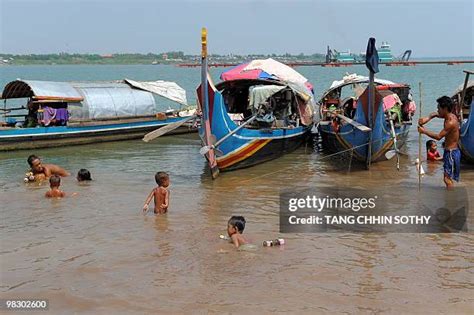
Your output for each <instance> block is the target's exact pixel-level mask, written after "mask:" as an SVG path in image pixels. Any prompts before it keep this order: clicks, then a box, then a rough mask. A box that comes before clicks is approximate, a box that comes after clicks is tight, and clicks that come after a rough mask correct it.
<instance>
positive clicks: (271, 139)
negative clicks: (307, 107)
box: [199, 89, 311, 171]
mask: <svg viewBox="0 0 474 315" xmlns="http://www.w3.org/2000/svg"><path fill="white" fill-rule="evenodd" d="M209 100H210V104H211V106H210V108H211V110H210V130H211V132H212V135H213V137H215V139H216V141H219V140H220V139H223V138H224V137H225V136H226V135H228V134H230V133H232V132H233V131H235V129H237V128H238V125H237V124H236V123H235V122H234V121H233V120H232V119H231V118H230V117H229V114H228V113H227V109H226V105H225V103H224V99H223V97H222V95H221V94H220V93H219V92H217V91H215V90H213V89H209ZM310 129H311V127H310V126H299V127H294V128H267V129H252V128H242V129H240V130H239V131H237V132H235V133H234V134H233V135H232V136H230V137H229V138H227V139H226V140H225V141H223V142H222V143H221V144H220V145H219V146H218V148H217V149H218V150H215V151H216V153H218V154H217V158H216V161H217V167H218V169H219V171H231V170H236V169H241V168H246V167H250V166H254V165H257V164H260V163H264V162H267V161H269V160H272V159H276V158H278V157H281V156H282V155H284V154H286V153H289V152H291V151H293V150H295V149H297V148H298V147H299V146H301V145H302V144H303V143H304V141H305V140H306V139H307V137H308V135H309V132H310ZM199 134H200V137H201V139H202V141H203V144H205V143H207V141H206V133H205V129H204V127H203V126H201V128H200V130H199ZM206 158H208V157H207V156H206Z"/></svg>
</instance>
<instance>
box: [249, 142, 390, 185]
mask: <svg viewBox="0 0 474 315" xmlns="http://www.w3.org/2000/svg"><path fill="white" fill-rule="evenodd" d="M383 140H384V139H378V140H375V141H372V143H377V142H380V141H383ZM366 145H369V142H367V143H364V144H361V145H358V146H355V147H352V148H349V149H346V150H342V151H338V152H335V153H332V154H329V155H325V156H323V157H320V158H316V161H321V160H324V159H327V158H330V157H333V156H336V155H339V154H343V153H346V152H351V160H350V161H349V172H350V169H351V164H352V157H353V155H354V150H355V149H358V148H362V147H364V146H366ZM293 167H294V166H288V167H284V168H282V169H279V170H277V171H274V172H270V173H266V174H263V175H259V176H254V177H252V178H249V179H247V180H243V181H241V183H245V182H249V181H252V180H255V179H258V178H261V177H265V176H268V175H273V174H276V173H280V172H283V171H286V170H288V169H290V168H293Z"/></svg>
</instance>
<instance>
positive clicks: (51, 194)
mask: <svg viewBox="0 0 474 315" xmlns="http://www.w3.org/2000/svg"><path fill="white" fill-rule="evenodd" d="M60 185H61V177H59V176H58V175H52V176H51V177H50V178H49V187H50V188H51V190H49V191H47V192H46V194H45V197H46V198H63V197H65V196H66V193H65V192H64V191H61V190H59V186H60Z"/></svg>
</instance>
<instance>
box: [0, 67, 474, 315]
mask: <svg viewBox="0 0 474 315" xmlns="http://www.w3.org/2000/svg"><path fill="white" fill-rule="evenodd" d="M427 67H428V66H427ZM48 69H50V68H48ZM57 69H59V67H58V68H51V71H52V72H45V71H41V69H37V68H34V67H29V68H28V67H25V68H18V69H13V68H8V69H5V70H2V71H7V72H11V74H9V76H7V75H5V76H4V78H5V80H6V79H8V78H10V77H11V79H14V78H16V77H19V76H21V77H25V78H26V77H30V78H35V75H36V77H37V78H43V77H44V76H45V75H46V76H52V77H54V75H53V74H54V73H57V72H58V71H59V70H57ZM68 69H69V68H68ZM74 69H76V68H72V67H71V69H69V70H71V71H69V70H68V71H65V72H64V73H65V74H66V73H67V74H68V75H70V76H74V77H75V78H76V77H77V76H79V77H80V74H81V73H82V72H80V71H76V70H74ZM80 69H83V71H84V72H87V71H89V70H90V71H89V72H90V73H92V72H93V71H92V70H93V69H96V68H94V67H88V66H85V67H81V68H80ZM107 69H109V68H107V67H105V66H104V67H103V68H101V71H100V72H97V73H100V75H101V76H102V77H101V78H99V79H108V78H109V77H110V78H117V75H116V74H117V71H118V70H113V71H115V72H113V71H112V70H110V69H109V70H107ZM111 69H119V70H120V71H121V72H120V71H119V72H120V73H122V72H123V73H124V74H129V73H134V71H135V73H142V72H140V71H142V70H143V69H148V70H146V71H148V72H147V73H148V74H147V75H142V76H140V75H135V77H137V78H138V79H149V78H151V77H154V75H152V74H153V73H155V71H156V70H155V69H158V68H156V67H155V68H154V67H149V68H143V69H142V68H137V69H138V70H136V69H135V68H134V67H122V68H120V67H114V68H111ZM160 69H161V68H160ZM426 69H428V70H426ZM430 69H431V68H422V67H421V66H420V67H416V68H410V69H383V70H384V71H386V72H387V71H388V72H389V71H392V72H393V73H391V75H392V76H393V77H391V76H390V75H386V76H382V77H385V78H391V79H393V80H395V81H397V78H399V81H410V80H411V81H413V82H411V81H410V82H411V83H412V84H416V82H417V81H418V80H423V82H426V84H425V91H426V95H427V96H426V99H427V100H426V103H425V104H431V105H425V106H426V109H425V112H428V111H429V110H432V109H433V100H434V99H435V96H436V95H440V94H443V93H447V92H449V91H451V90H452V89H453V88H454V87H455V86H457V85H458V82H459V83H460V82H461V80H462V74H460V75H457V74H458V72H460V69H457V68H456V69H455V68H449V67H448V68H446V67H444V68H443V69H447V70H443V71H450V72H449V73H447V74H446V77H448V78H453V79H452V80H451V81H450V83H449V84H448V85H449V86H446V87H445V86H444V85H443V86H442V89H441V85H440V84H439V83H436V82H438V81H439V80H438V77H437V76H436V75H435V74H436V73H437V72H436V71H434V70H433V69H431V70H430ZM436 69H438V68H436ZM171 70H173V71H175V72H176V71H178V70H176V69H175V68H173V69H171ZM343 70H344V71H351V70H352V69H343ZM343 70H339V69H336V70H327V69H319V68H318V69H316V70H314V71H315V72H314V74H312V73H311V72H310V71H313V70H309V68H308V69H305V71H307V72H308V73H305V75H306V76H308V77H310V79H312V77H314V78H316V79H317V80H313V82H314V81H317V82H316V83H317V84H316V86H318V90H321V87H322V86H326V85H328V82H330V81H331V80H332V79H336V78H338V77H339V76H340V73H339V72H341V71H343ZM74 71H76V72H74ZM107 71H112V72H113V73H112V72H110V73H109V76H107V75H106V74H107V73H108V72H107ZM173 71H170V72H169V73H170V78H167V77H166V76H165V77H164V78H163V79H173V78H172V74H173V75H174V73H175V72H173ZM179 71H181V70H179ZM183 71H188V70H183ZM189 71H191V72H192V71H194V70H189ZM20 72H21V73H20ZM23 72H25V73H26V74H28V73H29V74H32V75H30V76H27V75H26V74H25V73H23ZM191 72H190V73H187V72H186V73H185V74H184V75H183V76H184V77H186V76H188V77H191V75H192V77H193V78H194V77H196V78H199V72H198V71H194V72H192V73H191ZM70 73H72V74H70ZM87 73H88V72H87ZM143 73H145V72H143ZM7 74H8V73H7ZM74 74H75V75H74ZM454 74H456V75H457V76H454ZM176 75H177V76H178V75H180V73H178V74H176ZM397 75H398V77H397ZM119 76H122V75H119ZM160 78H162V77H160ZM45 79H48V78H45ZM50 79H51V78H50ZM64 79H68V78H64ZM79 79H81V78H79ZM82 79H89V77H88V76H86V77H84V78H82ZM404 79H406V80H404ZM318 80H319V82H318ZM178 82H179V80H178ZM324 82H326V85H323V83H324ZM186 84H187V85H189V87H188V86H186ZM194 84H195V82H194V81H193V82H190V83H185V84H184V85H185V87H186V88H187V89H188V88H189V89H190V90H191V89H192V88H193V87H194ZM416 99H417V98H416ZM429 106H431V108H429ZM439 127H440V124H439V123H436V122H435V123H433V125H432V126H431V127H430V128H431V129H436V128H439ZM417 139H418V138H417V134H416V131H415V130H414V128H412V130H411V134H410V142H409V144H408V149H407V152H408V156H403V157H402V158H401V169H400V171H397V170H396V168H395V161H388V162H382V163H377V164H374V165H373V166H372V168H371V170H370V171H365V170H363V169H362V167H361V166H360V165H359V166H357V165H353V167H352V169H351V172H348V169H347V165H346V164H344V162H343V161H341V160H340V159H338V158H332V159H328V158H326V159H323V158H322V157H323V156H324V154H321V153H318V152H314V150H313V148H312V147H307V148H306V149H305V148H304V147H302V148H300V149H298V150H297V151H295V152H294V153H291V154H288V155H286V156H284V157H282V158H280V159H277V160H274V161H271V162H268V163H265V164H262V165H259V166H256V167H252V168H249V169H245V170H241V171H235V172H230V173H223V174H221V176H220V177H219V178H218V179H217V180H214V181H213V180H211V178H210V176H209V175H208V173H207V171H206V166H205V163H204V161H203V159H202V157H201V156H200V155H199V148H200V143H199V140H198V139H197V135H195V134H194V135H181V136H176V137H164V138H161V139H159V140H156V141H153V142H151V143H148V144H146V143H142V142H141V141H139V140H137V141H125V142H115V143H103V144H96V145H84V146H77V147H70V148H56V149H48V150H36V151H35V152H29V151H18V152H9V153H0V214H1V225H0V233H1V251H0V267H1V283H0V298H46V299H49V303H50V308H49V311H48V312H47V313H51V314H65V313H87V314H111V313H141V314H144V313H165V314H176V313H198V314H207V313H215V314H222V313H224V314H228V313H237V314H238V313H258V314H268V313H287V312H288V313H307V314H315V313H375V314H378V313H389V314H395V313H396V314H400V313H401V314H413V313H416V314H428V313H431V314H433V313H450V314H451V313H455V314H468V313H470V312H472V309H473V296H474V294H473V292H474V291H473V289H474V285H473V265H474V254H473V253H474V237H473V236H472V234H471V233H459V234H457V233H456V234H455V233H452V234H416V233H408V234H407V233H404V234H397V233H385V234H384V233H377V234H367V233H365V234H364V233H351V232H340V233H331V234H324V233H319V234H310V233H295V234H280V233H279V216H278V211H279V194H280V192H281V191H282V190H292V189H300V188H309V189H311V188H317V187H318V186H319V185H333V186H339V185H348V186H357V187H368V188H369V189H370V187H384V188H386V189H393V190H394V192H395V193H398V194H400V196H401V197H400V199H399V204H400V207H403V206H404V204H406V203H410V202H411V200H407V199H405V198H403V192H404V189H410V187H413V186H410V185H416V184H417V175H416V171H415V169H414V166H413V165H412V163H413V161H414V159H415V158H416V156H417V151H418V142H417ZM31 153H35V154H37V155H40V156H41V157H43V159H44V161H45V162H49V163H55V164H59V165H62V166H64V167H65V168H66V169H68V170H70V171H71V172H73V173H77V171H78V170H79V169H80V168H87V169H89V170H90V171H91V173H92V176H93V178H94V180H93V181H92V182H91V183H90V184H87V185H79V184H78V183H77V182H76V181H75V179H74V177H68V178H65V179H64V180H63V184H62V188H63V189H64V190H65V191H66V192H67V193H73V192H77V193H78V194H77V196H75V197H67V198H65V199H62V200H46V199H45V198H44V197H43V196H44V193H45V192H46V190H47V186H46V185H45V184H43V185H35V184H28V185H25V184H24V183H23V182H22V179H23V176H24V172H25V171H26V169H27V163H26V158H27V156H28V155H29V154H31ZM425 168H426V166H425ZM159 170H165V171H168V172H169V173H170V176H171V187H170V191H171V202H170V204H171V205H170V209H169V213H168V214H167V215H162V216H155V215H153V214H148V215H143V214H142V213H141V207H142V205H143V202H144V200H145V198H146V196H147V194H148V193H149V191H150V190H151V189H152V188H153V187H154V179H153V176H154V173H155V172H157V171H159ZM427 173H428V174H427V175H426V176H425V177H424V179H423V185H430V186H432V187H438V188H439V189H440V190H442V189H444V185H443V182H442V171H441V166H440V164H438V165H436V164H434V165H432V166H430V167H429V168H427ZM461 180H462V182H461V185H464V187H466V189H467V190H468V192H469V195H470V198H471V200H470V204H471V205H472V204H474V200H473V197H472V196H474V190H473V186H474V167H473V166H467V165H463V169H462V174H461ZM471 208H472V207H471ZM471 213H472V210H471ZM236 214H240V215H244V216H245V217H246V219H247V226H246V229H245V231H244V235H245V236H246V237H247V238H249V239H250V240H251V241H252V242H253V243H254V244H257V245H258V246H259V247H258V249H257V250H255V251H237V250H235V249H234V248H233V247H232V246H231V245H230V244H228V243H226V242H225V241H222V240H220V239H219V234H222V233H225V229H226V222H227V220H228V218H229V217H230V216H231V215H236ZM468 224H470V226H471V227H472V224H473V222H472V218H470V219H469V222H468ZM279 236H281V237H283V238H285V239H286V245H285V246H282V247H274V248H263V247H262V246H261V243H262V241H264V240H267V239H273V238H276V237H279Z"/></svg>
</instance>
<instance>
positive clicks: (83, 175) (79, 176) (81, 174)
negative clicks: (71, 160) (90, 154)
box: [77, 168, 92, 182]
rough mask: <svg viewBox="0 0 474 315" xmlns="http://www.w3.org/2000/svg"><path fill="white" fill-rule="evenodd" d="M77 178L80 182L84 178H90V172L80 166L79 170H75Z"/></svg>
mask: <svg viewBox="0 0 474 315" xmlns="http://www.w3.org/2000/svg"><path fill="white" fill-rule="evenodd" d="M77 180H78V181H80V182H82V181H84V180H92V178H91V172H89V171H88V170H86V169H85V168H81V169H80V170H79V172H77Z"/></svg>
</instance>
